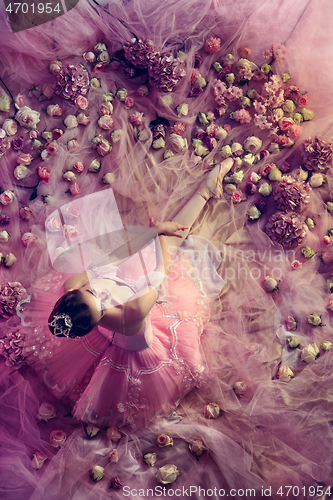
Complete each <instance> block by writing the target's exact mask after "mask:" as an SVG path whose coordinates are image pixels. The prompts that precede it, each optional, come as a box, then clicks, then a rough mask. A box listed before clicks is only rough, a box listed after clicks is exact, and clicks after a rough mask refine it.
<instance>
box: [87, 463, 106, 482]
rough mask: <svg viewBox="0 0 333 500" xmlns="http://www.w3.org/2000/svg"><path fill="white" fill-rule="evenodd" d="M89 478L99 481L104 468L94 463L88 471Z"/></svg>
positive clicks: (102, 475)
mask: <svg viewBox="0 0 333 500" xmlns="http://www.w3.org/2000/svg"><path fill="white" fill-rule="evenodd" d="M89 473H90V479H91V480H92V481H94V482H96V481H100V480H101V479H103V477H104V468H103V467H101V466H99V465H94V466H93V468H92V469H90V471H89Z"/></svg>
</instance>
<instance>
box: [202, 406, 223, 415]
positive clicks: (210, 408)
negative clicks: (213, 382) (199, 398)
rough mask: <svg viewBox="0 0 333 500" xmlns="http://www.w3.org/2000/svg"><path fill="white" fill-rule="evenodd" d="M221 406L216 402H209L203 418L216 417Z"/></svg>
mask: <svg viewBox="0 0 333 500" xmlns="http://www.w3.org/2000/svg"><path fill="white" fill-rule="evenodd" d="M220 411H221V408H220V407H219V405H218V404H217V403H209V404H208V405H206V407H205V418H217V417H218V416H219V415H220Z"/></svg>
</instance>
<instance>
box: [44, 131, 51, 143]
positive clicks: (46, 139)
mask: <svg viewBox="0 0 333 500" xmlns="http://www.w3.org/2000/svg"><path fill="white" fill-rule="evenodd" d="M42 139H44V140H45V141H52V140H53V134H52V132H48V131H47V130H44V132H42Z"/></svg>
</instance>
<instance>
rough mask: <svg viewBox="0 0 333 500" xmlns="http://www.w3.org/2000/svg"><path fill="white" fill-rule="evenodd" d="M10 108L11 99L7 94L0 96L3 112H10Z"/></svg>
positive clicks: (0, 107) (0, 105)
mask: <svg viewBox="0 0 333 500" xmlns="http://www.w3.org/2000/svg"><path fill="white" fill-rule="evenodd" d="M9 110H10V101H9V99H8V97H7V96H4V95H1V96H0V111H2V112H3V113H8V111H9Z"/></svg>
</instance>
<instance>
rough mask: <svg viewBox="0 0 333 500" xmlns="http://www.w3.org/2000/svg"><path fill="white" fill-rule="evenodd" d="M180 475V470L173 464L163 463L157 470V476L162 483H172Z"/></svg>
mask: <svg viewBox="0 0 333 500" xmlns="http://www.w3.org/2000/svg"><path fill="white" fill-rule="evenodd" d="M178 476H179V470H178V469H177V467H176V466H175V465H173V464H167V465H163V467H160V468H159V469H158V471H157V474H156V478H157V480H158V482H159V483H161V484H171V483H173V482H174V481H176V479H177V477H178Z"/></svg>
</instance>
